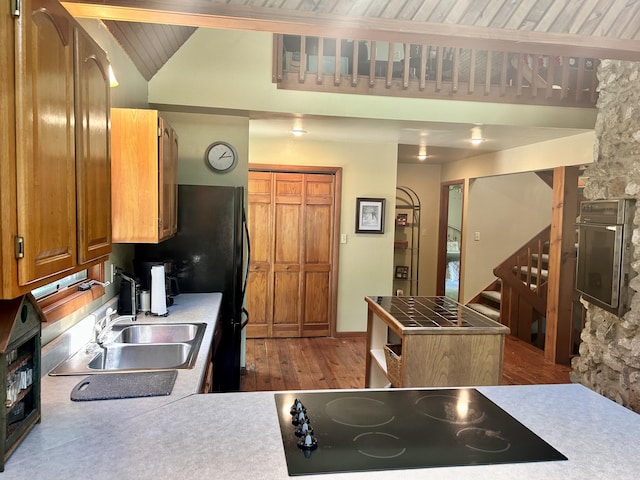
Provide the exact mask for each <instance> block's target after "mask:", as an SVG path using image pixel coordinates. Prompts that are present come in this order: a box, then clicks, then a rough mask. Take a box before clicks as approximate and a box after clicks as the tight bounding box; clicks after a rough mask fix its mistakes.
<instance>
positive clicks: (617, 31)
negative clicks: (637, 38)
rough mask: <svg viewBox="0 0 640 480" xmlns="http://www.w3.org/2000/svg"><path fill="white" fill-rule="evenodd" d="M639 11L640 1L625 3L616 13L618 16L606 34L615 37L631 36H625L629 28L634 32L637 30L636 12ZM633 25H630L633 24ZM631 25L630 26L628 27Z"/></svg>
mask: <svg viewBox="0 0 640 480" xmlns="http://www.w3.org/2000/svg"><path fill="white" fill-rule="evenodd" d="M639 12H640V2H635V3H633V4H631V3H629V4H628V5H625V6H624V7H623V8H622V9H621V10H620V13H619V15H618V18H617V19H616V20H615V22H614V23H613V24H612V25H611V28H610V29H609V31H608V32H607V35H608V36H612V37H616V38H633V37H630V36H627V34H628V32H629V30H630V29H631V30H633V31H634V32H635V31H637V30H638V23H637V20H638V13H639ZM634 23H635V27H633V26H632V25H634ZM630 27H631V28H630Z"/></svg>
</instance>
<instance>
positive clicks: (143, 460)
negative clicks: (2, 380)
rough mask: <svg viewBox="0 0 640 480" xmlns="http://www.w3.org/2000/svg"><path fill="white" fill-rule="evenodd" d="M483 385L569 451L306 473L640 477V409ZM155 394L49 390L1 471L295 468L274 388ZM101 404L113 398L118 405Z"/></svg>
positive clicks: (198, 472)
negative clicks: (501, 460)
mask: <svg viewBox="0 0 640 480" xmlns="http://www.w3.org/2000/svg"><path fill="white" fill-rule="evenodd" d="M58 378H59V377H58ZM54 381H57V379H56V380H54ZM50 383H51V382H50V381H48V382H46V384H47V385H45V386H44V391H45V394H46V395H48V396H49V397H51V396H52V395H56V393H55V391H52V390H51V389H50V387H51V385H50ZM478 390H479V391H480V392H481V393H483V394H484V395H486V396H487V397H488V398H490V399H491V400H492V401H493V402H495V403H496V404H498V405H499V406H501V407H502V408H503V409H505V410H506V411H508V412H509V413H510V414H511V415H513V416H514V417H515V418H517V419H518V420H519V421H520V422H522V423H523V424H525V425H526V426H527V427H528V428H530V429H531V430H533V431H534V432H535V433H536V434H537V435H539V436H540V437H542V438H543V439H544V440H546V441H547V442H548V443H549V444H551V445H552V446H553V447H555V448H556V449H557V450H559V451H560V452H561V453H562V454H564V455H565V456H566V457H567V458H568V460H566V461H553V462H537V463H518V464H502V465H484V466H463V467H447V468H441V467H438V468H429V469H410V470H390V471H376V472H371V471H368V472H358V473H334V474H325V475H322V476H317V475H316V476H304V477H303V478H317V479H326V480H329V479H331V480H334V479H360V478H361V479H365V478H366V479H374V480H375V479H385V480H386V479H396V478H397V479H403V480H410V479H413V478H415V479H418V478H430V479H433V480H464V479H474V480H483V479H486V480H501V479H504V480H513V479H514V478H526V479H534V480H535V479H537V480H550V479H553V480H555V479H564V478H567V479H569V478H571V479H573V478H576V479H605V478H616V480H631V479H634V480H635V479H636V478H637V475H638V471H640V458H639V457H638V455H637V451H636V450H637V438H638V436H639V435H640V416H639V415H637V414H635V413H633V412H632V411H630V410H627V409H625V408H623V407H621V406H619V405H617V404H615V403H613V402H611V401H610V400H607V399H605V398H604V397H601V396H600V395H598V394H596V393H594V392H592V391H591V390H588V389H587V388H585V387H583V386H581V385H541V386H504V387H479V388H478ZM146 400H148V399H132V400H111V401H105V402H88V403H90V404H91V405H87V408H84V409H82V410H81V411H76V412H74V413H73V414H72V413H71V412H70V411H69V408H68V405H67V403H69V401H68V391H66V392H64V395H58V398H57V399H56V400H54V399H53V398H49V399H45V400H44V401H43V407H44V409H43V423H42V424H41V425H38V426H37V427H36V429H35V430H34V432H32V434H31V435H30V436H29V437H28V438H27V440H26V441H25V442H24V444H23V445H21V446H20V448H19V449H18V451H17V452H16V454H14V456H13V457H12V458H10V459H9V461H8V463H7V465H6V470H5V472H4V474H2V475H5V476H6V478H11V479H12V480H23V479H24V480H38V479H43V480H44V479H47V480H50V479H58V478H60V479H61V478H64V479H86V478H90V479H92V480H102V479H105V480H106V479H115V478H117V479H153V480H157V479H160V478H161V479H164V478H185V479H196V478H224V479H228V480H236V479H238V480H240V479H247V478H259V479H265V480H272V479H274V480H275V479H285V478H288V472H287V465H286V462H285V455H284V451H283V446H282V440H281V437H280V429H279V426H278V417H277V414H276V403H275V400H274V394H273V393H272V392H252V393H224V394H209V395H195V394H194V395H191V396H187V397H184V398H181V399H179V400H177V401H173V402H171V401H168V402H166V403H165V404H164V405H162V406H159V407H158V406H156V407H152V406H150V405H149V404H148V402H147V401H146ZM98 404H105V405H106V406H107V407H108V409H109V414H105V412H104V409H103V406H102V405H98ZM140 404H141V405H140ZM133 412H135V413H133ZM54 415H55V418H54V417H53V416H54ZM45 437H46V438H48V439H49V440H50V441H49V442H48V443H47V444H43V443H42V439H43V438H45ZM56 439H57V441H54V440H56Z"/></svg>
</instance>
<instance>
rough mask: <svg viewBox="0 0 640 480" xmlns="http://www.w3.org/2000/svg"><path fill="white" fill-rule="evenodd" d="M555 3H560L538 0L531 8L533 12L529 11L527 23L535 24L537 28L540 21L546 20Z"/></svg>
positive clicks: (554, 0)
mask: <svg viewBox="0 0 640 480" xmlns="http://www.w3.org/2000/svg"><path fill="white" fill-rule="evenodd" d="M554 3H558V2H557V0H538V1H536V2H535V4H534V5H533V6H532V7H531V10H530V11H529V13H528V14H527V17H526V19H525V21H526V22H531V23H533V24H535V25H536V26H538V24H539V23H540V21H541V20H542V19H543V18H544V16H545V15H546V13H547V12H548V11H549V8H551V6H552V5H553V4H554ZM560 3H562V2H560Z"/></svg>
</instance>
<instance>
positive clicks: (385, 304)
mask: <svg viewBox="0 0 640 480" xmlns="http://www.w3.org/2000/svg"><path fill="white" fill-rule="evenodd" d="M365 300H366V302H367V304H368V307H369V309H370V310H372V311H373V312H374V313H375V314H376V315H378V316H379V317H381V318H384V319H386V320H388V321H387V323H388V324H389V326H391V327H392V329H393V330H394V331H395V332H396V333H398V334H404V335H413V334H417V335H450V334H451V335H456V334H460V335H473V334H483V335H486V334H496V335H506V334H508V333H509V328H508V327H506V326H504V325H502V324H500V323H498V322H496V321H494V320H491V319H490V318H487V317H485V316H484V315H481V314H479V313H478V312H476V311H475V310H472V309H471V308H469V307H466V306H464V305H462V304H460V303H458V302H456V301H455V300H452V299H450V298H448V297H444V296H436V297H417V296H410V297H402V296H400V297H397V296H389V297H379V296H378V297H365Z"/></svg>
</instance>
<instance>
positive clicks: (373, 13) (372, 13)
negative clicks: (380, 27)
mask: <svg viewBox="0 0 640 480" xmlns="http://www.w3.org/2000/svg"><path fill="white" fill-rule="evenodd" d="M388 4H389V0H370V1H369V6H368V7H367V10H366V12H365V15H366V16H367V17H380V16H382V12H384V10H385V8H387V6H388Z"/></svg>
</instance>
